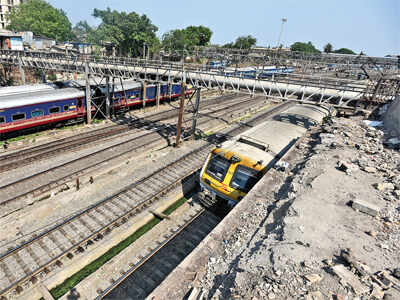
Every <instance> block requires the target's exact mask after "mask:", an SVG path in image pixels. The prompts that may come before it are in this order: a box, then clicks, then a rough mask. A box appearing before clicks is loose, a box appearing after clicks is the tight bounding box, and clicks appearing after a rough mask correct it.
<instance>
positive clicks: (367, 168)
mask: <svg viewBox="0 0 400 300" xmlns="http://www.w3.org/2000/svg"><path fill="white" fill-rule="evenodd" d="M363 170H364V171H365V172H367V173H376V168H374V167H365V168H363Z"/></svg>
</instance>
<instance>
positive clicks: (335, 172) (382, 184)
mask: <svg viewBox="0 0 400 300" xmlns="http://www.w3.org/2000/svg"><path fill="white" fill-rule="evenodd" d="M383 140H384V132H383V129H382V128H373V127H370V126H367V125H366V124H365V123H364V122H363V121H362V120H361V119H358V118H353V119H345V118H338V119H334V120H332V122H330V123H327V124H325V125H324V126H323V127H322V128H319V129H313V130H312V131H310V132H309V133H308V135H307V136H306V137H305V138H304V139H303V140H302V141H301V142H300V143H299V144H298V145H297V148H296V149H295V153H296V157H297V158H296V159H295V160H293V161H291V163H290V166H289V167H288V168H286V169H285V170H273V172H274V174H275V173H276V174H275V175H277V178H279V180H278V181H279V184H277V188H276V189H275V191H274V192H273V193H271V191H270V189H268V187H267V186H266V185H263V184H262V182H259V184H258V185H257V186H256V187H255V188H254V189H253V191H252V192H251V193H250V194H249V197H250V198H251V199H247V198H246V201H251V202H249V205H248V207H247V209H246V210H244V211H242V212H241V213H240V218H238V219H237V221H236V224H235V229H234V230H232V234H230V235H227V236H224V237H221V241H220V243H219V245H218V246H217V247H216V249H215V250H214V256H211V257H209V258H208V261H207V264H206V270H205V272H204V276H202V277H200V278H199V279H198V283H196V284H195V285H197V288H198V289H200V290H202V291H203V292H204V294H205V296H206V298H208V299H307V300H308V299H310V300H311V299H341V300H342V299H343V300H344V299H386V300H388V299H400V254H399V253H400V222H399V221H400V153H399V151H398V150H394V149H388V148H385V147H384V146H383V144H382V142H383ZM265 182H266V181H265Z"/></svg>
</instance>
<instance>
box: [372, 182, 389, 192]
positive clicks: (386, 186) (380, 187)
mask: <svg viewBox="0 0 400 300" xmlns="http://www.w3.org/2000/svg"><path fill="white" fill-rule="evenodd" d="M374 187H375V188H376V189H377V190H378V191H385V190H394V184H393V183H391V182H384V183H375V184H374Z"/></svg>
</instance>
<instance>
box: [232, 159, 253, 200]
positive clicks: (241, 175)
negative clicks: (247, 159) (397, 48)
mask: <svg viewBox="0 0 400 300" xmlns="http://www.w3.org/2000/svg"><path fill="white" fill-rule="evenodd" d="M259 179H260V173H259V172H257V171H256V170H253V169H250V168H247V167H245V166H241V165H239V166H237V167H236V170H235V173H234V174H233V177H232V180H231V183H230V187H231V188H234V189H235V190H239V191H242V192H245V193H248V192H249V191H250V190H251V189H252V187H253V186H254V185H255V184H256V183H257V181H258V180H259Z"/></svg>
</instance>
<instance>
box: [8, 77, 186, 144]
mask: <svg viewBox="0 0 400 300" xmlns="http://www.w3.org/2000/svg"><path fill="white" fill-rule="evenodd" d="M60 86H63V88H60ZM77 86H79V84H76V83H74V82H66V83H64V84H62V85H60V84H38V85H30V86H19V87H5V88H0V137H5V135H6V134H9V133H15V132H19V131H24V130H27V129H31V128H37V127H40V126H45V125H52V124H59V123H68V122H77V121H83V120H84V118H85V117H86V97H85V91H84V90H83V89H82V88H77ZM110 92H112V93H113V97H112V103H110V107H111V110H112V111H113V112H118V111H121V110H122V109H125V108H130V107H135V106H140V105H143V104H144V103H151V102H154V101H156V94H157V86H156V85H147V86H146V92H145V93H144V90H143V85H142V84H141V83H140V82H137V81H123V82H120V83H119V84H115V85H114V87H113V90H112V91H110ZM191 93H192V91H191V90H190V87H189V88H188V89H187V90H186V91H185V94H186V95H188V94H191ZM105 94H106V88H105V87H103V88H93V89H92V96H96V99H104V97H105ZM143 95H145V99H143ZM180 95H181V85H180V84H179V83H173V84H171V85H168V84H164V85H161V86H160V101H163V100H167V99H174V98H177V97H179V96H180ZM97 97H100V98H97ZM93 101H98V102H97V103H95V104H97V105H100V103H101V102H102V101H99V100H93ZM94 113H95V107H94V106H92V114H94Z"/></svg>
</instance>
